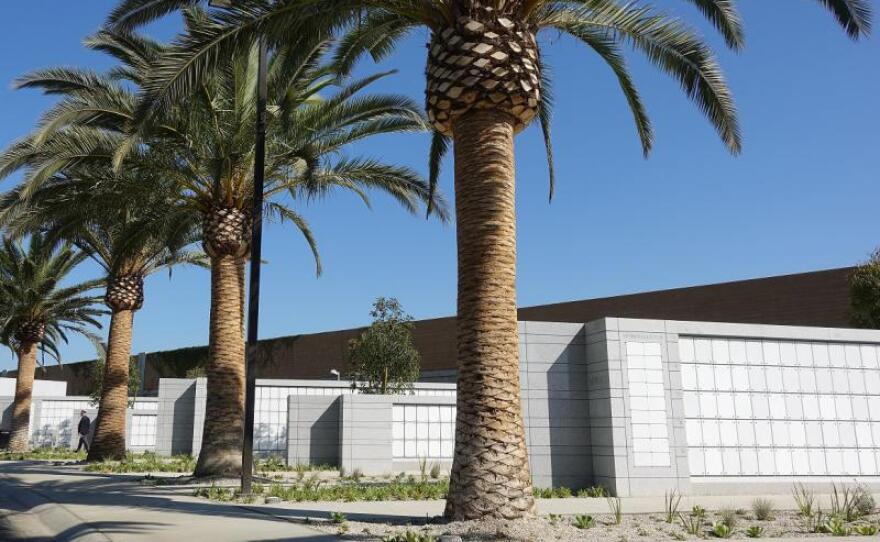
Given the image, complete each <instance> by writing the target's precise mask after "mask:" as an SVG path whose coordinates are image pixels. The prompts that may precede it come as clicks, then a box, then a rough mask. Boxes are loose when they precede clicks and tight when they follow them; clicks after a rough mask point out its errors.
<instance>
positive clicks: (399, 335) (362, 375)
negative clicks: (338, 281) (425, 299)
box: [348, 297, 421, 394]
mask: <svg viewBox="0 0 880 542" xmlns="http://www.w3.org/2000/svg"><path fill="white" fill-rule="evenodd" d="M370 315H371V316H372V317H373V323H372V324H371V325H370V327H369V328H367V330H366V331H364V332H363V333H362V334H361V336H360V337H358V338H357V339H352V340H351V341H350V342H349V344H348V364H349V375H350V377H351V379H352V380H353V381H355V382H356V383H357V384H356V385H357V386H358V387H359V388H360V389H361V391H363V392H365V393H381V394H387V393H398V392H400V391H403V390H406V389H409V388H411V387H412V383H413V382H414V381H415V380H416V379H418V377H419V372H420V368H419V362H420V359H421V356H420V355H419V351H418V350H416V347H415V346H414V345H413V341H412V328H413V324H412V316H410V315H408V314H407V313H406V312H404V310H403V307H402V306H401V305H400V302H399V301H398V300H397V299H395V298H393V297H390V298H385V297H380V298H378V299H377V300H376V302H375V303H373V310H372V311H370Z"/></svg>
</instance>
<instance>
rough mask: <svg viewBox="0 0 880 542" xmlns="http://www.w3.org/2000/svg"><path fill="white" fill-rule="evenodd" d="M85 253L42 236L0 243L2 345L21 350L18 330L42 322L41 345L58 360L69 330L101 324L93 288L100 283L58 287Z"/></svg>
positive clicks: (87, 330)
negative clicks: (43, 334) (62, 343)
mask: <svg viewBox="0 0 880 542" xmlns="http://www.w3.org/2000/svg"><path fill="white" fill-rule="evenodd" d="M84 258H85V255H84V254H82V253H80V252H77V251H75V250H74V249H73V248H72V247H71V246H70V245H69V244H61V245H58V244H56V243H54V242H52V241H50V240H49V239H48V238H47V237H45V236H43V235H41V234H34V235H31V236H30V238H29V240H28V244H27V245H23V244H20V243H19V242H16V241H13V240H12V239H9V238H6V239H4V240H3V241H2V244H0V343H2V344H5V345H7V346H9V347H10V348H12V349H16V348H17V346H18V345H17V340H16V333H17V332H18V331H19V330H20V329H21V327H22V326H23V325H26V324H29V323H31V322H41V323H44V324H45V326H46V333H45V337H44V339H43V342H42V344H41V348H43V350H44V351H47V352H49V353H50V355H52V356H53V357H55V358H56V359H59V358H60V354H59V352H58V346H57V345H58V342H59V341H63V342H67V334H66V333H65V332H66V331H73V332H76V333H80V334H83V335H88V334H90V333H91V332H92V331H91V330H92V329H95V328H100V327H101V326H100V322H99V321H98V318H100V317H101V316H103V315H104V314H105V312H104V311H103V310H101V309H100V308H99V307H98V303H99V302H100V301H101V298H100V296H96V295H92V294H91V292H92V291H93V290H94V289H96V288H97V287H99V286H100V285H101V283H102V282H101V281H95V280H92V281H86V282H82V283H76V284H73V285H70V286H65V287H60V286H59V284H60V283H61V282H64V281H65V280H66V279H67V277H68V276H69V275H70V273H71V272H72V271H73V270H74V269H75V268H76V267H77V266H78V265H79V264H80V263H81V262H82V261H83V259H84Z"/></svg>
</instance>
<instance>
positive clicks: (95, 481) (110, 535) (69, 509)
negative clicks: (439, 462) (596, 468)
mask: <svg viewBox="0 0 880 542" xmlns="http://www.w3.org/2000/svg"><path fill="white" fill-rule="evenodd" d="M139 479H140V476H136V475H131V476H127V475H100V474H93V473H86V472H83V471H82V470H81V467H77V466H75V465H50V464H46V463H37V462H0V540H3V541H5V540H26V541H27V542H43V541H55V540H57V541H76V542H93V541H94V542H107V541H125V542H127V541H134V542H138V541H147V540H149V541H156V542H162V541H184V542H201V541H206V542H225V541H236V542H237V541H267V542H270V541H281V540H294V541H302V542H333V541H337V540H339V539H338V538H337V537H334V536H328V535H325V534H322V533H320V532H318V531H316V530H314V529H312V528H310V527H309V526H308V525H307V524H306V520H310V519H316V518H318V519H324V518H328V517H329V516H330V513H331V512H342V513H344V514H345V515H346V517H348V519H350V520H353V521H381V520H386V521H393V522H412V523H413V524H419V523H420V522H422V521H425V520H426V519H427V518H431V517H434V516H438V515H440V514H442V513H443V505H444V502H443V501H394V502H302V503H273V504H259V505H238V504H230V503H218V502H213V501H208V500H206V499H201V498H196V497H192V488H189V487H181V486H145V485H142V484H140V483H139V481H138V480H139ZM761 497H764V498H769V499H771V500H772V501H773V502H774V505H775V508H777V509H794V508H795V504H794V500H793V499H792V497H791V496H786V495H781V496H770V497H768V496H761ZM755 498H756V497H755V496H754V495H744V496H729V497H710V496H694V497H685V498H683V499H682V501H681V506H680V509H681V510H689V509H690V507H691V506H692V505H693V504H699V505H700V506H702V507H704V508H706V509H708V510H718V509H721V508H744V509H749V508H751V503H752V501H753V500H754V499H755ZM622 501H623V511H624V513H625V514H651V513H662V512H663V509H664V502H663V497H633V498H624V499H622ZM820 501H821V502H822V505H823V508H826V509H827V497H820ZM538 511H539V513H540V514H550V513H553V514H566V515H569V514H592V515H596V514H607V513H608V512H609V510H608V503H607V502H606V500H605V499H578V498H570V499H539V500H538ZM4 524H5V526H4ZM10 527H12V528H10ZM4 528H5V529H6V530H4ZM774 540H776V542H783V539H774ZM788 540H791V541H792V542H793V541H803V540H804V539H803V538H799V539H786V541H788ZM834 540H841V541H844V540H865V538H864V537H861V538H834Z"/></svg>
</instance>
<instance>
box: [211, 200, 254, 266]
mask: <svg viewBox="0 0 880 542" xmlns="http://www.w3.org/2000/svg"><path fill="white" fill-rule="evenodd" d="M203 228H204V235H205V242H204V246H205V251H206V252H207V253H208V255H210V256H239V257H240V256H244V255H245V254H246V253H247V251H248V241H249V238H250V219H249V218H248V214H247V213H245V212H244V211H242V210H241V209H237V208H235V207H216V208H214V209H212V210H211V212H209V213H207V214H206V215H205V218H204V225H203Z"/></svg>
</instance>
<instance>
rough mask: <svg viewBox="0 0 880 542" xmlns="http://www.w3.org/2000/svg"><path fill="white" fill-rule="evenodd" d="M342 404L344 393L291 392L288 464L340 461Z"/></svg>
mask: <svg viewBox="0 0 880 542" xmlns="http://www.w3.org/2000/svg"><path fill="white" fill-rule="evenodd" d="M341 404H342V399H341V398H340V396H315V395H290V396H288V398H287V405H288V414H287V438H288V440H287V464H288V465H300V464H303V465H334V466H338V465H339V459H340V458H339V454H340V442H341V440H340V439H341V437H342V435H341V433H340V419H341Z"/></svg>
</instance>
